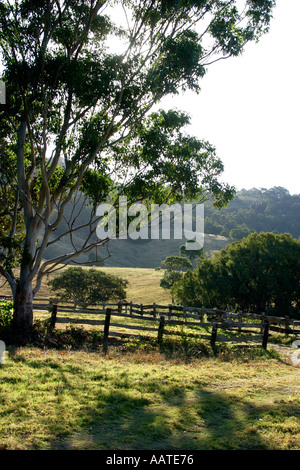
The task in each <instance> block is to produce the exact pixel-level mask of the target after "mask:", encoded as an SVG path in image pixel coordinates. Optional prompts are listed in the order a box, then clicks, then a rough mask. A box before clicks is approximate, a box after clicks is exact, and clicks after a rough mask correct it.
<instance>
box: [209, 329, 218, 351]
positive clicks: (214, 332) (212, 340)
mask: <svg viewBox="0 0 300 470" xmlns="http://www.w3.org/2000/svg"><path fill="white" fill-rule="evenodd" d="M217 331H218V328H217V325H216V323H213V326H212V330H211V337H210V345H211V347H212V348H214V346H215V344H216V340H217Z"/></svg>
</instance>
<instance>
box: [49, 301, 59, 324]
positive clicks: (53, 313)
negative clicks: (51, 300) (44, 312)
mask: <svg viewBox="0 0 300 470" xmlns="http://www.w3.org/2000/svg"><path fill="white" fill-rule="evenodd" d="M56 317H57V304H52V310H51V318H50V328H55V323H56Z"/></svg>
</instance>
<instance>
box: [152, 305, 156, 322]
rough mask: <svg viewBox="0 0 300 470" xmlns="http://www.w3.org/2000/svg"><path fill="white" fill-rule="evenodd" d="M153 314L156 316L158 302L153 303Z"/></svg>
mask: <svg viewBox="0 0 300 470" xmlns="http://www.w3.org/2000/svg"><path fill="white" fill-rule="evenodd" d="M153 316H154V318H156V303H155V302H154V303H153Z"/></svg>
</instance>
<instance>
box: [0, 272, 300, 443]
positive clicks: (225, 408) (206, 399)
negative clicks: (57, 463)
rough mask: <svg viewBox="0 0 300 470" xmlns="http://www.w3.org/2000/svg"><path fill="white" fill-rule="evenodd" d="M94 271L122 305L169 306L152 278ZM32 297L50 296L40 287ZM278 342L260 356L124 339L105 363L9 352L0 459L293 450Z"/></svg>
mask: <svg viewBox="0 0 300 470" xmlns="http://www.w3.org/2000/svg"><path fill="white" fill-rule="evenodd" d="M99 269H104V270H106V269H107V270H110V271H114V273H115V274H118V275H120V276H122V277H126V276H127V278H128V279H129V281H130V285H129V288H128V300H132V301H134V302H143V303H145V304H146V303H149V302H153V301H155V302H158V301H159V302H161V303H168V301H169V298H168V297H166V296H167V295H168V293H167V292H166V291H164V290H163V289H161V288H160V287H159V279H160V276H161V275H162V273H161V272H160V271H155V270H151V269H149V270H148V269H126V268H119V269H117V268H99ZM40 295H41V296H49V295H50V293H49V291H48V290H47V286H46V284H45V285H44V286H43V290H42V292H41V294H40ZM60 328H65V326H64V327H62V326H61V325H60ZM72 328H73V333H74V335H76V333H78V331H80V330H78V331H77V329H76V328H75V327H74V326H73V327H72ZM72 328H71V329H72ZM63 333H64V332H63V331H61V330H60V334H63ZM74 335H73V337H74ZM275 340H276V341H275ZM285 342H287V340H286V338H285V335H283V334H282V335H276V336H275V335H274V336H271V339H270V343H269V345H268V349H267V350H264V349H262V348H261V347H258V346H256V345H251V346H249V345H248V346H246V345H245V346H244V347H237V346H235V345H234V344H225V343H224V344H223V343H220V344H219V345H218V346H217V347H216V349H215V350H214V351H212V349H211V348H210V347H209V344H208V343H206V342H205V341H203V342H199V341H197V343H195V341H194V339H193V338H189V337H188V336H182V338H180V337H176V338H173V339H172V338H167V340H166V341H164V342H163V344H161V345H158V344H157V341H156V340H155V338H154V339H153V340H150V341H149V340H148V341H146V340H143V339H140V340H135V339H132V340H130V339H127V340H126V341H122V340H114V341H111V344H110V346H109V348H108V352H107V354H104V353H103V350H102V348H100V347H99V348H98V347H97V343H93V344H92V343H88V342H87V343H86V344H82V345H80V346H79V347H78V345H76V344H74V345H73V346H72V344H71V343H70V342H69V343H66V344H65V346H64V347H60V348H55V347H51V345H50V344H48V345H44V346H43V347H38V346H36V345H28V346H26V347H24V348H16V347H12V346H9V347H8V348H7V351H6V362H5V364H3V365H1V366H0V400H1V407H0V423H1V427H0V449H2V450H4V449H13V450H23V449H24V450H140V449H145V450H216V449H224V450H225V449H226V450H245V449H246V450H265V449H266V450H297V449H299V448H300V419H299V418H300V407H299V403H300V399H299V397H300V380H299V378H300V369H299V368H298V367H295V365H294V364H293V363H292V361H291V359H290V357H289V356H288V354H286V353H290V351H291V348H290V344H287V345H285V346H284V343H285Z"/></svg>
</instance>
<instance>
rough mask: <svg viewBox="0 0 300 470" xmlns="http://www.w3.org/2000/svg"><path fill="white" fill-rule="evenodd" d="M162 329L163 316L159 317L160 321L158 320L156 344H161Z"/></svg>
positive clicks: (163, 326) (163, 323)
mask: <svg viewBox="0 0 300 470" xmlns="http://www.w3.org/2000/svg"><path fill="white" fill-rule="evenodd" d="M164 328H165V317H164V315H161V316H160V319H159V325H158V334H157V342H158V343H159V344H161V343H162V338H163V334H164Z"/></svg>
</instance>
